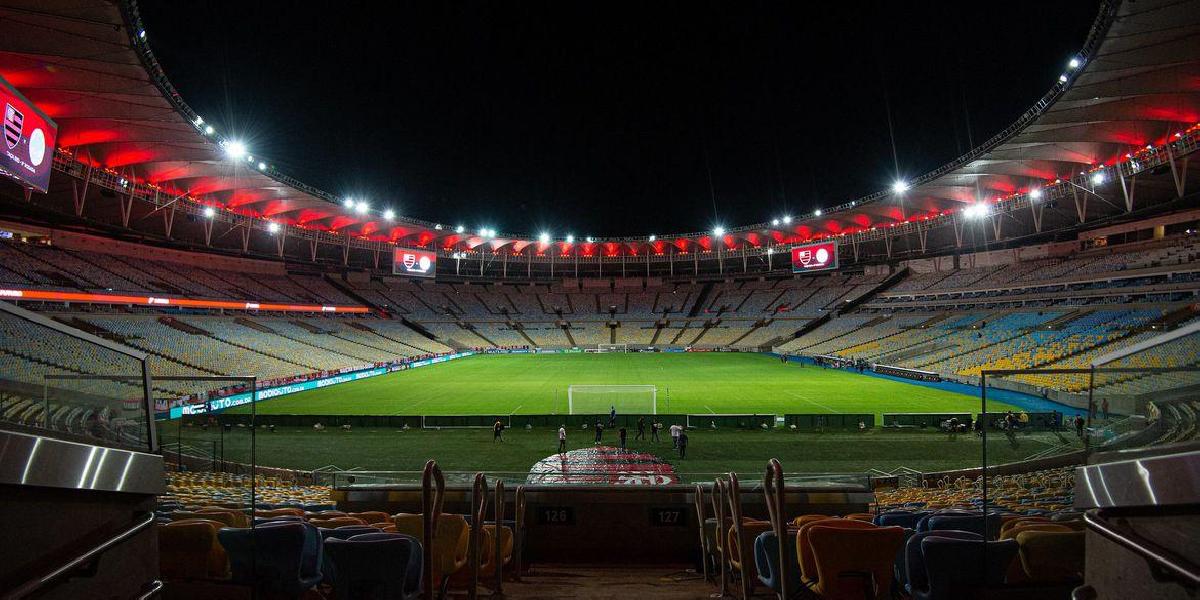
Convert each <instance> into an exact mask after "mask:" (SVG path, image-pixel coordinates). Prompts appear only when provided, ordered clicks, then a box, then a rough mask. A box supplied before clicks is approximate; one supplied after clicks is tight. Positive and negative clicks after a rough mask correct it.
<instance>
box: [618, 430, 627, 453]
mask: <svg viewBox="0 0 1200 600" xmlns="http://www.w3.org/2000/svg"><path fill="white" fill-rule="evenodd" d="M617 437H619V438H620V439H621V449H622V450H624V449H625V428H624V427H622V428H620V429H618V430H617Z"/></svg>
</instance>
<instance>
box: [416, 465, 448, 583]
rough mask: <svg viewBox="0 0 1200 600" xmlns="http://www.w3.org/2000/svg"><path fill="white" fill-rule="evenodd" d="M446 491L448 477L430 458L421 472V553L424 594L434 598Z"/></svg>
mask: <svg viewBox="0 0 1200 600" xmlns="http://www.w3.org/2000/svg"><path fill="white" fill-rule="evenodd" d="M445 493H446V479H445V477H443V476H442V470H441V468H439V467H438V465H437V461H435V460H433V459H430V460H429V462H427V463H425V469H424V471H423V472H422V473H421V521H422V527H421V545H422V547H423V548H424V549H425V551H424V552H422V553H421V571H422V575H423V577H422V580H423V583H422V586H421V587H422V590H421V592H422V594H423V596H422V597H424V598H427V599H430V600H432V598H433V589H434V587H433V586H434V584H433V540H434V533H435V529H436V528H437V522H438V519H440V518H441V516H442V500H443V498H444V496H445Z"/></svg>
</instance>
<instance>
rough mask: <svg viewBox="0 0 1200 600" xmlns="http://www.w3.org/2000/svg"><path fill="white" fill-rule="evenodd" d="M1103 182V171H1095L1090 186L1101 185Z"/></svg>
mask: <svg viewBox="0 0 1200 600" xmlns="http://www.w3.org/2000/svg"><path fill="white" fill-rule="evenodd" d="M1104 180H1105V176H1104V170H1103V169H1101V170H1099V171H1096V172H1095V173H1092V185H1101V184H1103V183H1104Z"/></svg>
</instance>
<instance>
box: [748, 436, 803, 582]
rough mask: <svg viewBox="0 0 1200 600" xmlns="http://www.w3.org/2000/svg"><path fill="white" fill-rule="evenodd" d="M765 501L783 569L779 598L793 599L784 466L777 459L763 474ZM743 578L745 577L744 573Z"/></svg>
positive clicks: (773, 460) (772, 460)
mask: <svg viewBox="0 0 1200 600" xmlns="http://www.w3.org/2000/svg"><path fill="white" fill-rule="evenodd" d="M763 500H765V501H766V504H767V514H768V515H769V516H770V519H771V529H772V530H774V532H775V541H776V542H778V544H779V547H778V551H779V567H780V569H781V573H780V577H779V597H780V598H783V599H786V598H791V597H792V595H791V582H790V581H789V578H788V576H787V575H786V570H787V569H788V568H790V567H791V565H790V564H788V562H789V561H788V553H787V544H788V541H789V540H788V535H787V533H788V532H787V523H786V522H785V520H786V517H785V515H784V512H783V508H784V506H785V505H786V503H785V502H784V485H783V465H782V464H780V462H779V459H777V458H772V459H771V460H769V461H767V470H766V472H765V473H763ZM743 571H745V569H743ZM743 576H745V574H744V573H743Z"/></svg>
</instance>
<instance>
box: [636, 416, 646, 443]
mask: <svg viewBox="0 0 1200 600" xmlns="http://www.w3.org/2000/svg"><path fill="white" fill-rule="evenodd" d="M637 425H638V432H637V435H635V436H633V439H634V440H642V441H643V442H644V441H646V417H638V423H637Z"/></svg>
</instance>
